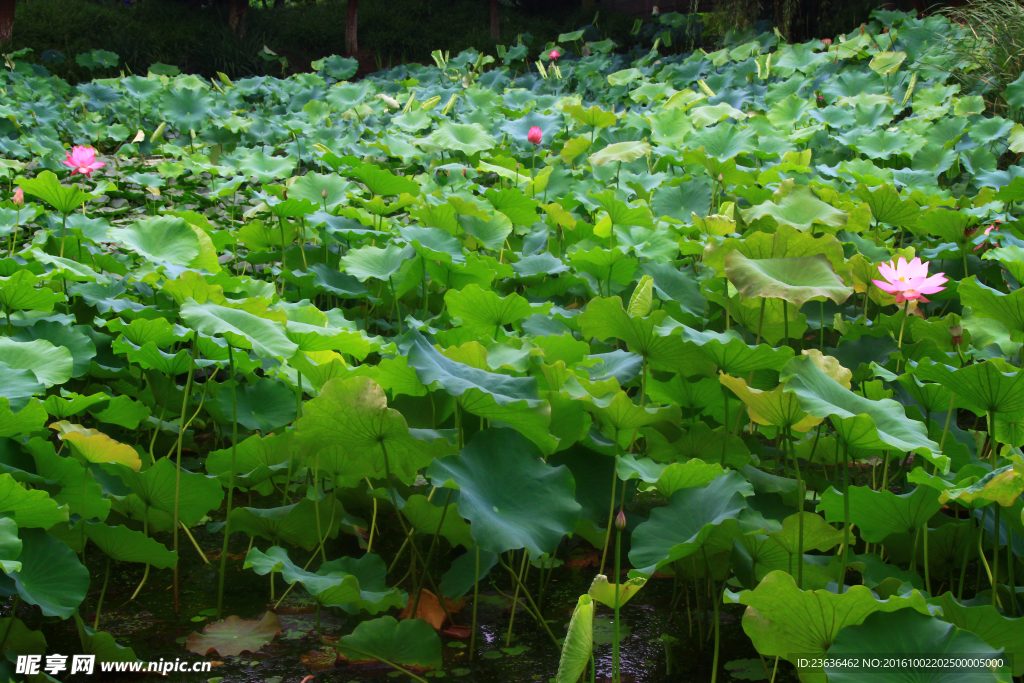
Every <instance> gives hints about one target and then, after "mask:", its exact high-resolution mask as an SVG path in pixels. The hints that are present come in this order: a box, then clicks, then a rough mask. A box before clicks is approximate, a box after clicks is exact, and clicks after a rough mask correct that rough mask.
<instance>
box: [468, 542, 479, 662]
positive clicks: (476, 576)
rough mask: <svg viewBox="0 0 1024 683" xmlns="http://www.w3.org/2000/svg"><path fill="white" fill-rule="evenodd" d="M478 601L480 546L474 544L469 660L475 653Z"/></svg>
mask: <svg viewBox="0 0 1024 683" xmlns="http://www.w3.org/2000/svg"><path fill="white" fill-rule="evenodd" d="M479 602H480V546H479V545H477V546H476V571H475V573H474V574H473V626H472V631H471V633H470V636H469V661H471V662H472V661H473V655H474V654H476V608H477V605H478V604H479Z"/></svg>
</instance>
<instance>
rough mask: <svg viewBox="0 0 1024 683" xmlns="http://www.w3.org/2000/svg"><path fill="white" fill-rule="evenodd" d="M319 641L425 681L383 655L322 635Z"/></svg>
mask: <svg viewBox="0 0 1024 683" xmlns="http://www.w3.org/2000/svg"><path fill="white" fill-rule="evenodd" d="M317 614H319V611H318V612H317ZM321 641H322V642H323V643H324V644H325V645H331V646H333V647H336V648H338V649H345V650H351V651H352V652H355V653H356V654H360V655H363V656H365V657H370V658H371V659H375V660H377V661H378V662H380V663H381V664H386V665H387V666H390V667H391V668H392V669H394V670H395V671H400V672H402V673H404V674H405V675H406V676H408V677H409V678H411V679H413V680H414V681H419V682H420V683H427V682H426V681H425V680H423V679H422V678H420V677H419V676H417V675H416V674H414V673H413V672H411V671H409V670H408V669H403V668H402V667H400V666H398V665H397V664H395V663H393V662H389V661H388V660H386V659H384V658H383V657H378V656H377V655H375V654H373V653H372V652H365V651H364V650H359V649H357V648H354V647H349V646H348V645H341V644H339V643H332V642H330V641H327V640H323V637H321Z"/></svg>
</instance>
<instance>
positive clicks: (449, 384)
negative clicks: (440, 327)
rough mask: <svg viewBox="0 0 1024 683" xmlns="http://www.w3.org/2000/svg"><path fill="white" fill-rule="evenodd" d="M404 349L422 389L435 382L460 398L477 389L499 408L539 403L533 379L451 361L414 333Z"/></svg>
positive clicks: (409, 334) (409, 335)
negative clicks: (514, 404) (489, 397)
mask: <svg viewBox="0 0 1024 683" xmlns="http://www.w3.org/2000/svg"><path fill="white" fill-rule="evenodd" d="M406 348H407V349H408V350H407V351H406V354H407V356H406V357H407V359H408V362H409V365H410V367H412V368H414V369H415V370H416V376H417V377H419V380H420V382H421V383H423V384H424V385H425V386H428V387H429V386H430V385H431V384H433V383H434V382H438V383H439V384H440V385H441V387H443V388H444V390H445V392H447V393H448V394H450V395H451V396H461V395H462V394H464V393H466V392H467V391H469V390H471V389H477V390H479V391H481V392H483V393H486V394H490V395H491V396H493V397H494V400H495V401H496V402H497V403H498V405H506V404H508V403H512V402H517V401H526V402H527V404H528V405H530V406H537V405H539V404H540V397H539V394H538V393H537V381H536V379H535V378H533V377H510V376H509V375H501V374H497V373H493V372H487V371H485V370H480V369H478V368H475V367H471V366H469V365H466V364H465V363H459V362H456V361H453V360H451V359H449V358H446V357H445V356H443V355H442V354H441V353H440V352H439V351H438V350H437V349H435V348H434V347H433V346H431V345H430V344H429V343H428V342H427V340H426V338H425V337H424V336H423V335H422V334H420V333H419V332H418V331H416V330H413V331H411V332H409V333H408V334H407V335H406V337H405V340H404V341H403V350H404V349H406Z"/></svg>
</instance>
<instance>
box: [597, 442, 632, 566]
mask: <svg viewBox="0 0 1024 683" xmlns="http://www.w3.org/2000/svg"><path fill="white" fill-rule="evenodd" d="M618 464H619V430H618V429H616V430H615V462H614V463H613V464H612V499H611V503H610V504H609V505H608V530H607V531H606V532H605V536H604V551H603V552H602V553H601V569H600V571H598V574H604V561H605V558H607V557H608V546H609V544H610V543H611V539H612V522H613V521H614V520H615V486H616V485H617V484H618V482H619V473H618ZM622 485H623V486H625V485H626V484H625V482H623V484H622Z"/></svg>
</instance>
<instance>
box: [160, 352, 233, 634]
mask: <svg viewBox="0 0 1024 683" xmlns="http://www.w3.org/2000/svg"><path fill="white" fill-rule="evenodd" d="M198 352H199V346H198V335H193V336H192V353H191V354H190V355H189V357H188V376H187V377H186V378H185V393H184V395H183V396H182V399H181V417H180V418H179V420H178V444H177V456H176V458H175V464H174V521H173V522H172V524H173V526H174V541H173V542H174V555H175V557H180V555H179V554H178V512H179V509H178V505H179V499H180V498H181V442H182V440H183V439H184V438H185V410H186V409H187V408H188V398H189V394H190V393H191V392H192V374H193V372H194V371H195V366H196V354H197V353H198ZM232 395H234V394H232ZM190 422H191V420H190ZM232 466H233V465H232ZM194 542H195V540H194V539H193V543H194ZM197 547H198V546H197ZM200 554H202V553H200ZM178 585H179V584H178V562H177V561H175V563H174V614H175V616H177V615H178V614H180V605H179V603H178Z"/></svg>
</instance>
